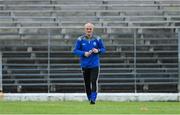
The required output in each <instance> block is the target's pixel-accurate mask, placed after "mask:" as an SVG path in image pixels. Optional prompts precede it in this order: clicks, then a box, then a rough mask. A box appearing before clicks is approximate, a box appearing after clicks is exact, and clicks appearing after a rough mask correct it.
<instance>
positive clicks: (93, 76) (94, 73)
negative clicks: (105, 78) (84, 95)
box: [91, 68, 99, 104]
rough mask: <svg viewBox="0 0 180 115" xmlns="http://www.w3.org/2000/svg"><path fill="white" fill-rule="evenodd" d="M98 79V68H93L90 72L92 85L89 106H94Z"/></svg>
mask: <svg viewBox="0 0 180 115" xmlns="http://www.w3.org/2000/svg"><path fill="white" fill-rule="evenodd" d="M98 77H99V68H93V69H92V70H91V83H92V93H91V104H95V102H96V97H97V89H98V88H97V87H98Z"/></svg>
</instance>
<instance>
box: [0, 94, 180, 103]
mask: <svg viewBox="0 0 180 115" xmlns="http://www.w3.org/2000/svg"><path fill="white" fill-rule="evenodd" d="M1 99H3V100H8V101H85V100H87V99H86V94H85V93H39V94H38V93H5V94H2V95H1ZM97 100H98V101H120V102H123V101H126V102H127V101H180V93H99V94H98V97H97Z"/></svg>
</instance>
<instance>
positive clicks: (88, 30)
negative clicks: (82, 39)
mask: <svg viewBox="0 0 180 115" xmlns="http://www.w3.org/2000/svg"><path fill="white" fill-rule="evenodd" d="M93 30H94V29H93V26H92V25H90V24H89V25H87V26H85V33H86V35H87V36H89V37H90V36H91V35H92V34H93Z"/></svg>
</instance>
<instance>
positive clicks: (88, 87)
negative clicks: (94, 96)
mask: <svg viewBox="0 0 180 115" xmlns="http://www.w3.org/2000/svg"><path fill="white" fill-rule="evenodd" d="M82 71H83V77H84V83H85V90H86V94H87V98H88V100H89V101H90V100H91V84H90V70H89V69H85V68H82Z"/></svg>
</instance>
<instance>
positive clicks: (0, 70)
mask: <svg viewBox="0 0 180 115" xmlns="http://www.w3.org/2000/svg"><path fill="white" fill-rule="evenodd" d="M2 89H3V88H2V53H1V51H0V92H2Z"/></svg>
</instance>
